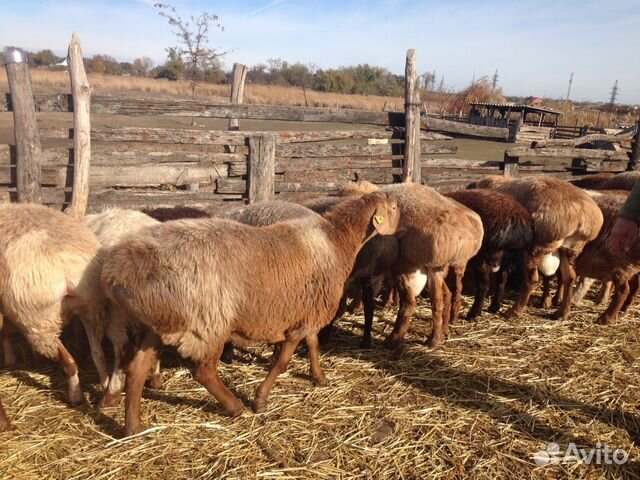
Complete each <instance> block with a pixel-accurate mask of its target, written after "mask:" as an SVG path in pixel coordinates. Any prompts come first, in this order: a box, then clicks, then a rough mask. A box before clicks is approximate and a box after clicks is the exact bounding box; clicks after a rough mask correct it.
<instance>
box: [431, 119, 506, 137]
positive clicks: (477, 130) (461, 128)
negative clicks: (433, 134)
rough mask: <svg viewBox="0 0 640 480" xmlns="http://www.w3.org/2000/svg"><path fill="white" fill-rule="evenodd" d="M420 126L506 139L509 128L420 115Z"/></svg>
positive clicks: (466, 134) (453, 132) (473, 135)
mask: <svg viewBox="0 0 640 480" xmlns="http://www.w3.org/2000/svg"><path fill="white" fill-rule="evenodd" d="M422 128H424V129H426V130H435V131H439V132H446V133H451V134H456V135H465V136H471V137H481V138H493V139H496V140H505V141H506V140H507V139H508V138H509V129H508V128H501V127H485V126H483V125H471V124H470V123H462V122H453V121H451V120H442V119H440V118H434V117H422Z"/></svg>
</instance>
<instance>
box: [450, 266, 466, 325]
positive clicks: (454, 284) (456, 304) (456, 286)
mask: <svg viewBox="0 0 640 480" xmlns="http://www.w3.org/2000/svg"><path fill="white" fill-rule="evenodd" d="M465 268H466V265H463V266H456V267H453V269H452V272H451V277H452V278H451V289H450V292H451V302H450V303H449V305H451V310H450V312H449V315H447V316H446V317H445V323H446V326H447V331H446V332H445V334H448V333H449V332H448V326H449V324H450V323H452V324H453V323H456V322H457V321H458V317H459V316H460V307H461V306H462V278H463V277H464V270H465Z"/></svg>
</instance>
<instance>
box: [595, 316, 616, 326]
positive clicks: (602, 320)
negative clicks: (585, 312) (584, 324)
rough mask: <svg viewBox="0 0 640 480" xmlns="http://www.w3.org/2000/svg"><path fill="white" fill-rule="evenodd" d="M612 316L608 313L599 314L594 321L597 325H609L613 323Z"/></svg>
mask: <svg viewBox="0 0 640 480" xmlns="http://www.w3.org/2000/svg"><path fill="white" fill-rule="evenodd" d="M613 320H614V319H613V317H610V316H609V315H604V314H603V315H600V316H599V317H598V320H596V323H597V324H598V325H611V324H612V323H613Z"/></svg>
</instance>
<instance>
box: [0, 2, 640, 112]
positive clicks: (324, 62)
mask: <svg viewBox="0 0 640 480" xmlns="http://www.w3.org/2000/svg"><path fill="white" fill-rule="evenodd" d="M165 2H166V3H171V4H172V5H174V6H175V7H176V9H177V11H178V13H180V14H181V16H182V17H183V18H187V17H189V16H190V15H194V14H195V15H197V14H199V13H200V12H203V11H206V12H209V13H213V14H216V15H218V16H219V17H220V21H221V23H222V24H223V26H224V31H223V32H220V31H219V30H212V32H211V35H210V45H211V46H212V47H219V48H220V49H221V50H224V51H228V53H227V54H226V55H225V57H224V60H223V62H224V66H225V69H227V70H229V69H230V68H231V66H232V65H233V63H234V62H241V63H244V64H247V65H253V64H256V63H265V62H266V60H267V59H269V58H282V59H283V60H288V61H290V62H296V61H300V62H302V63H313V64H315V65H317V66H319V67H320V68H332V67H333V68H335V67H339V66H343V65H355V64H358V63H369V64H371V65H376V66H382V67H386V68H388V69H389V70H391V71H392V72H394V73H398V74H402V73H403V72H404V61H405V55H406V50H407V49H408V48H415V49H416V52H417V63H418V73H423V72H432V71H434V70H435V72H436V76H437V78H438V81H439V79H440V77H441V76H444V79H445V84H446V85H447V87H450V88H453V89H456V90H458V89H462V88H464V87H465V86H467V85H468V84H469V83H470V82H471V80H472V78H474V76H475V78H479V77H481V76H483V75H486V76H491V75H493V73H494V72H495V71H496V70H498V76H499V79H498V85H499V86H501V87H502V89H503V92H504V93H505V94H506V95H534V96H541V97H554V98H561V97H564V96H566V93H567V87H568V81H569V76H570V74H571V72H573V74H574V78H573V86H572V89H571V99H572V100H577V101H580V100H592V101H602V102H606V101H608V100H609V95H610V91H611V88H612V86H613V84H614V82H615V81H616V80H618V85H619V96H618V103H635V104H640V62H638V61H637V55H638V53H639V52H640V35H638V25H640V8H638V7H639V6H640V5H639V1H638V0H609V1H604V0H536V1H514V0H448V1H431V0H369V1H367V0H315V1H308V0H220V1H213V0H211V1H205V0H192V1H184V0H173V1H171V0H165ZM153 3H154V0H111V1H106V0H96V1H91V0H83V1H79V0H60V1H48V0H40V1H38V0H0V47H1V46H4V45H13V46H18V47H22V48H25V49H27V50H40V49H44V48H49V49H51V50H53V51H54V52H55V53H56V54H58V55H61V56H63V55H66V49H67V45H68V42H69V40H70V38H71V34H72V33H73V32H74V31H75V32H77V33H78V34H79V36H80V40H81V44H82V48H83V52H84V55H85V56H91V55H94V54H97V53H104V54H108V55H111V56H113V57H115V58H116V59H118V60H119V61H132V60H133V59H134V58H136V57H142V56H146V57H149V58H151V59H152V60H153V61H154V62H156V63H162V62H164V60H165V59H166V52H165V48H166V47H169V46H173V45H175V44H176V40H175V37H174V36H173V34H172V32H171V28H170V27H169V25H168V24H167V21H166V19H164V18H162V17H160V16H159V15H157V13H156V11H155V9H154V8H153Z"/></svg>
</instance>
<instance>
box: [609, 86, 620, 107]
mask: <svg viewBox="0 0 640 480" xmlns="http://www.w3.org/2000/svg"><path fill="white" fill-rule="evenodd" d="M618 93H619V91H618V80H616V83H614V84H613V88H612V89H611V98H610V99H609V111H610V112H613V109H614V108H615V105H616V98H617V97H618Z"/></svg>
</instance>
